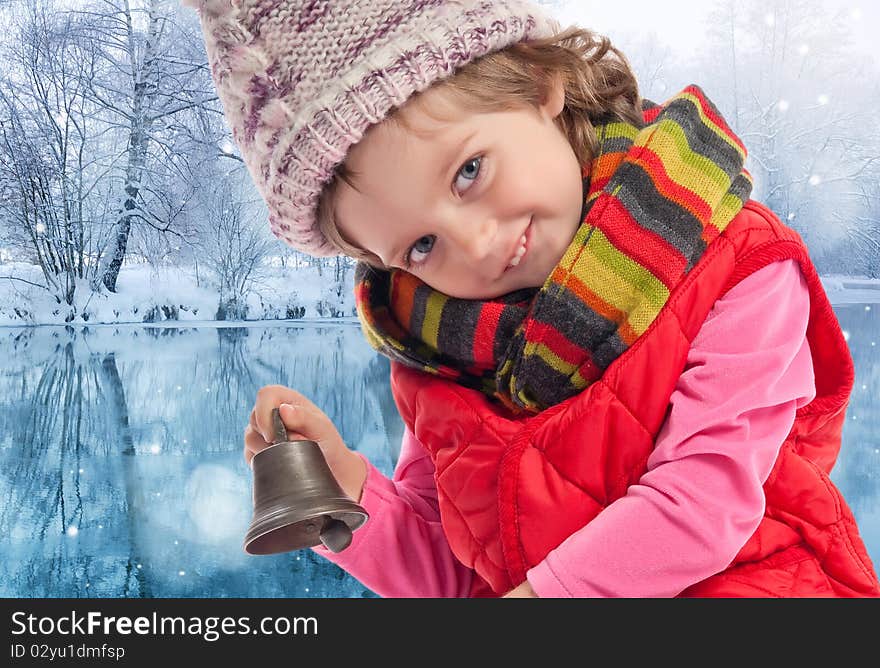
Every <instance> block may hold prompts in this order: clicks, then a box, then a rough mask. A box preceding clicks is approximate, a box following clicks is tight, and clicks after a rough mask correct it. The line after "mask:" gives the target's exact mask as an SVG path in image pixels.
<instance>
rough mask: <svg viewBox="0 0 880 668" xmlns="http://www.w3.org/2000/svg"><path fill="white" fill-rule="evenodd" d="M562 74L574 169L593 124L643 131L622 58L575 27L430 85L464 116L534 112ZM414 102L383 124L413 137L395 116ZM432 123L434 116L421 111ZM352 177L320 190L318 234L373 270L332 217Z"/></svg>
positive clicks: (591, 145)
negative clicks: (610, 119)
mask: <svg viewBox="0 0 880 668" xmlns="http://www.w3.org/2000/svg"><path fill="white" fill-rule="evenodd" d="M558 76H561V77H562V83H563V87H564V89H565V106H564V108H563V110H562V112H561V113H560V114H559V116H557V117H556V119H555V122H556V124H557V125H558V126H559V129H560V130H561V131H562V132H563V134H564V135H565V136H566V137H567V138H568V141H569V144H571V147H572V149H573V150H574V153H575V155H576V156H577V158H578V160H579V162H580V164H582V165H586V164H589V163H590V162H591V161H592V159H593V156H594V155H595V154H596V151H597V150H598V140H597V138H596V132H595V130H594V128H593V122H594V121H596V120H598V119H601V118H602V117H604V116H607V115H609V114H610V115H612V116H615V117H617V118H620V119H622V120H626V121H628V122H630V123H634V124H636V125H642V123H643V119H642V112H641V98H640V96H639V89H638V83H637V81H636V77H635V74H634V73H633V71H632V68H631V67H630V65H629V61H628V60H627V59H626V56H624V55H623V53H622V52H620V51H619V50H618V49H617V48H615V47H614V46H612V45H611V42H610V40H609V39H608V38H607V37H604V36H602V35H598V34H596V33H594V32H592V31H590V30H587V29H585V28H581V27H578V26H571V27H569V28H567V29H565V30H563V31H561V32H558V33H557V34H556V35H553V36H551V37H546V38H543V39H538V40H532V41H529V42H517V43H515V44H512V45H510V46H508V47H506V48H504V49H502V50H500V51H495V52H493V53H490V54H488V55H486V56H483V57H482V58H478V59H476V60H474V61H472V62H470V63H468V64H467V65H465V66H463V67H462V68H461V69H460V70H458V71H457V72H456V73H455V75H454V76H452V77H449V78H447V79H444V80H442V81H439V82H437V83H436V84H434V85H433V86H432V90H433V89H435V88H439V89H440V90H441V91H442V92H443V93H444V94H445V95H446V96H448V98H450V99H451V100H453V101H455V102H456V103H457V104H458V105H459V107H460V108H463V109H466V110H467V111H469V112H471V113H492V112H499V111H510V110H514V109H521V108H533V109H535V110H537V109H538V108H539V107H540V105H541V104H543V103H544V101H545V100H546V98H547V94H548V92H549V91H550V90H551V87H552V84H553V82H554V80H555V77H558ZM418 104H419V93H416V94H414V95H413V96H412V97H410V99H408V100H407V102H406V103H405V104H404V105H403V106H402V107H400V108H398V109H396V110H395V111H394V112H392V113H391V114H390V115H389V116H388V117H387V118H386V119H385V120H391V121H392V122H393V123H397V124H399V125H401V126H403V127H404V128H406V129H407V130H409V131H413V128H411V127H410V126H409V125H408V124H407V123H406V120H405V118H404V117H403V116H402V115H401V114H399V113H397V112H399V111H400V110H402V109H406V108H408V107H409V106H410V105H418ZM423 110H424V111H425V112H426V113H430V114H431V115H432V116H434V117H435V118H437V119H438V120H442V119H440V118H439V117H438V115H437V113H436V111H434V112H433V113H431V110H428V109H427V108H424V107H423ZM356 177H357V173H356V172H354V171H353V170H351V169H349V168H348V167H347V166H346V165H345V163H344V162H343V163H341V164H340V165H339V166H338V167H337V168H336V171H335V173H334V175H333V177H332V178H331V180H330V182H329V183H328V184H327V185H326V186H325V187H324V189H323V191H322V193H321V197H320V200H319V203H318V212H317V219H318V228H319V229H320V230H321V232H322V233H323V234H324V236H325V237H327V239H328V240H329V241H330V242H331V243H332V244H333V245H334V246H336V247H337V248H338V249H339V251H340V252H341V253H343V254H345V255H348V256H349V257H353V258H355V259H357V260H362V261H364V262H366V263H367V264H370V265H372V266H374V267H377V268H384V265H383V264H382V261H381V260H380V259H379V257H377V256H376V255H374V254H373V253H370V252H369V251H366V250H364V249H361V248H359V247H357V246H355V245H354V244H352V243H350V242H349V241H347V240H346V239H345V238H343V236H342V234H341V233H340V231H339V228H338V226H337V223H336V217H335V206H334V205H335V197H336V192H337V190H338V188H339V182H340V181H344V182H345V183H347V184H348V185H349V186H351V187H352V188H354V189H355V190H357V186H356V185H355V179H356Z"/></svg>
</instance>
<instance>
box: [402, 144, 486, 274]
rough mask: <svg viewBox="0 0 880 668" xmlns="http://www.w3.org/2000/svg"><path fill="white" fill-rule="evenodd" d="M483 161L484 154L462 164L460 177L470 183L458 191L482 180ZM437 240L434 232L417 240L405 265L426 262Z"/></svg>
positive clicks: (405, 259)
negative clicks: (481, 167)
mask: <svg viewBox="0 0 880 668" xmlns="http://www.w3.org/2000/svg"><path fill="white" fill-rule="evenodd" d="M482 163H483V157H482V156H476V157H474V158H471V159H470V160H468V161H467V162H466V163H464V164H463V165H462V166H461V169H460V170H458V175H459V177H461V178H463V179H465V180H467V181H469V185H468V186H466V187H465V188H463V189H462V188H456V190H458V192H464V191H467V190H469V189H470V187H471V186H473V184H475V183H476V182H478V181H479V180H480V176H481V169H480V166H481V165H482ZM458 180H459V179H458V178H456V179H455V181H456V184H457V183H458ZM435 241H437V237H436V236H435V235H433V234H428V235H425V236H423V237H421V238H420V239H419V240H418V241H416V242H415V243H414V244H413V245H412V246H411V247H410V249H409V250H408V251H407V252H406V255H405V256H404V258H403V265H404V268H406V269H412V267H413V266H418V265H420V264H422V263H424V262H425V260H427V259H428V254H429V253H430V252H431V250H432V249H433V248H434V242H435Z"/></svg>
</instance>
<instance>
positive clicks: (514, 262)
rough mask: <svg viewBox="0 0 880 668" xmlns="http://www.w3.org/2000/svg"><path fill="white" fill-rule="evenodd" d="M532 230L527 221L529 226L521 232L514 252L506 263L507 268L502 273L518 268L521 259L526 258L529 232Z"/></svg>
mask: <svg viewBox="0 0 880 668" xmlns="http://www.w3.org/2000/svg"><path fill="white" fill-rule="evenodd" d="M531 229H532V221H531V219H530V220H529V224H528V226H527V227H526V229H525V231H524V232H523V234H522V236H521V237H520V238H519V245H518V246H517V248H516V251H515V252H514V254H513V257H512V258H510V261H509V262H508V263H507V266H506V267H505V268H504V271H505V272H506V271H509V270H510V269H513V268H514V267H518V266H519V264H520V262H522V260H523V258H524V257H525V256H526V252H527V251H528V246H529V238H530V236H531V235H530V234H529V233H530V232H531Z"/></svg>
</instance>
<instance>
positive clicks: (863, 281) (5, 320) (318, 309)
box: [0, 263, 880, 326]
mask: <svg viewBox="0 0 880 668" xmlns="http://www.w3.org/2000/svg"><path fill="white" fill-rule="evenodd" d="M328 275H329V276H332V271H327V270H325V272H324V276H323V277H320V276H318V274H317V271H316V270H315V269H314V268H299V269H283V268H280V269H276V270H274V271H273V273H272V275H271V276H270V277H268V278H265V279H263V280H262V281H260V283H259V284H258V285H256V286H255V288H254V291H253V292H252V293H251V294H250V295H249V297H248V314H247V320H248V321H262V320H282V319H290V318H291V317H293V316H291V315H290V314H291V313H296V314H300V313H301V317H299V318H296V319H305V320H311V319H323V318H326V317H331V316H329V315H328V309H327V308H326V304H327V303H328V302H331V303H334V305H335V306H336V307H337V313H343V314H344V317H345V318H346V319H348V318H353V317H354V316H355V313H354V299H353V296H352V294H351V281H352V275H351V272H349V274H348V276H347V283H346V285H345V287H344V289H343V290H342V293H343V294H342V296H341V297H337V296H335V294H333V293H334V292H335V291H334V290H332V287H333V286H332V285H331V284H329V283H328ZM9 277H16V278H19V279H24V280H25V281H30V282H31V283H40V282H42V276H41V275H40V272H39V270H38V268H37V267H35V266H32V265H28V264H24V263H2V264H0V326H10V325H12V326H15V325H19V326H20V325H43V324H56V325H58V324H62V325H63V324H65V319H64V318H65V315H66V314H67V309H66V308H62V305H59V304H57V303H56V302H55V300H54V299H53V298H52V297H51V295H50V294H49V293H48V292H47V291H46V290H44V289H42V288H39V287H36V286H34V285H30V284H29V283H25V282H23V281H21V280H13V279H10V278H9ZM822 283H823V285H824V286H825V289H826V291H827V292H828V296H829V299H830V300H831V303H832V304H834V305H837V304H853V303H859V304H862V303H864V304H875V303H878V302H880V279H872V278H864V277H856V276H823V277H822ZM117 287H118V291H117V293H116V294H108V293H104V294H93V293H92V292H91V291H90V290H89V287H88V285H87V284H86V283H83V284H82V285H80V286H78V289H77V313H78V315H77V317H76V318H75V319H74V320H73V323H75V324H82V323H86V322H88V323H91V324H95V323H143V322H154V323H161V322H163V321H164V322H168V323H172V322H178V321H186V322H191V321H197V322H202V323H204V322H215V321H216V320H217V305H218V301H219V298H218V295H217V292H216V290H214V289H212V288H211V287H208V286H207V285H206V283H205V280H204V277H201V280H200V281H199V282H197V281H196V277H195V275H194V272H192V271H191V270H189V269H186V268H175V267H169V268H163V269H161V270H158V271H157V270H156V269H154V268H152V267H150V266H146V265H136V266H124V267H123V269H122V272H121V273H120V276H119V281H118V286H117Z"/></svg>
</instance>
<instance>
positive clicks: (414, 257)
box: [403, 234, 437, 269]
mask: <svg viewBox="0 0 880 668" xmlns="http://www.w3.org/2000/svg"><path fill="white" fill-rule="evenodd" d="M436 240H437V237H435V236H434V235H433V234H427V235H425V236H423V237H421V238H420V239H419V240H418V241H416V242H415V243H414V244H413V245H412V247H411V248H410V249H409V250H408V251H407V253H406V256H405V257H404V258H403V261H404V266H405V267H406V268H407V269H412V266H413V265H419V264H422V263H423V262H424V261H425V260H426V259H427V257H428V253H430V252H431V249H432V248H434V242H435V241H436Z"/></svg>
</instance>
